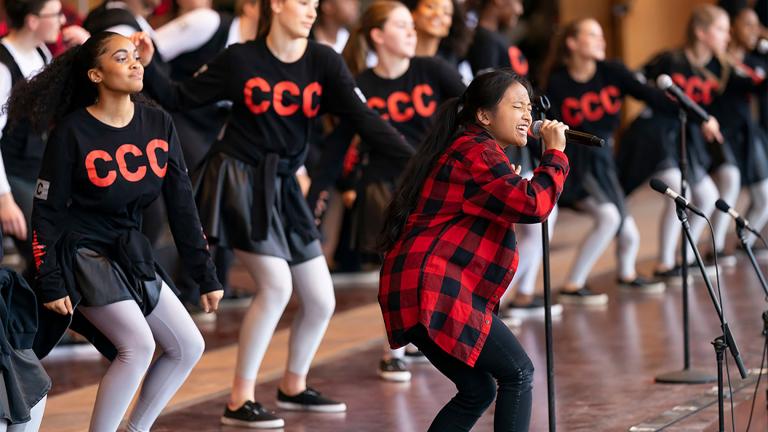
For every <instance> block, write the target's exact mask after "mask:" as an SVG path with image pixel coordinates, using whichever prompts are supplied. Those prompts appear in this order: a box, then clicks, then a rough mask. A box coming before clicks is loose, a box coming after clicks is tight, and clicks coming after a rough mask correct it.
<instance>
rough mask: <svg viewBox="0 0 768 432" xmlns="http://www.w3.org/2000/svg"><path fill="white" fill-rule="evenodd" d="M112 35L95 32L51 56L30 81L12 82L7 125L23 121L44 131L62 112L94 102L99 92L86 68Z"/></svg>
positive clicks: (96, 58) (66, 112)
mask: <svg viewBox="0 0 768 432" xmlns="http://www.w3.org/2000/svg"><path fill="white" fill-rule="evenodd" d="M116 36H120V35H119V34H117V33H112V32H100V33H97V34H95V35H93V36H91V37H90V38H88V40H87V41H85V43H84V44H83V45H81V46H79V47H75V48H72V49H70V50H69V51H67V52H65V53H64V54H62V55H60V56H59V57H57V58H55V59H54V60H53V61H52V62H51V64H49V65H48V66H46V67H45V69H43V70H42V71H41V72H40V73H39V74H37V75H35V76H34V77H33V78H32V79H31V80H29V81H20V82H19V83H18V84H16V85H15V86H14V87H13V91H12V92H11V97H10V98H9V99H8V105H7V110H8V123H9V125H10V126H14V125H18V124H20V123H22V122H24V123H28V124H29V125H30V126H31V127H32V130H34V131H36V132H45V131H47V130H48V128H50V127H51V126H53V125H54V124H55V123H56V122H57V121H58V120H59V119H60V118H62V117H64V116H65V115H67V114H69V113H71V112H72V111H74V110H76V109H78V108H83V107H87V106H89V105H92V104H94V103H95V102H96V98H97V97H98V95H99V93H98V88H97V87H96V84H94V83H93V82H91V80H90V79H88V70H90V69H91V68H94V67H97V66H98V58H99V57H100V56H101V55H102V54H103V53H104V52H105V50H106V44H107V41H109V39H111V38H113V37H116Z"/></svg>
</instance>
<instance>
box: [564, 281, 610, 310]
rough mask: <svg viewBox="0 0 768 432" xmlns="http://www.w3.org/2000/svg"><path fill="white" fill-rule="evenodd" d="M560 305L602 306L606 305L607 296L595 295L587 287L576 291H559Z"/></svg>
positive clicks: (602, 294) (603, 294)
mask: <svg viewBox="0 0 768 432" xmlns="http://www.w3.org/2000/svg"><path fill="white" fill-rule="evenodd" d="M558 299H559V300H560V303H568V304H581V305H594V306H598V305H604V304H608V294H605V293H596V292H594V291H592V290H591V289H589V288H588V287H586V286H585V287H583V288H579V289H578V290H576V291H563V290H560V295H559V297H558Z"/></svg>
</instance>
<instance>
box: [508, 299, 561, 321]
mask: <svg viewBox="0 0 768 432" xmlns="http://www.w3.org/2000/svg"><path fill="white" fill-rule="evenodd" d="M549 310H550V313H551V314H552V316H553V317H558V316H560V315H562V314H563V305H561V304H558V303H555V304H553V305H551V307H550V309H549ZM504 316H505V317H511V318H530V317H543V316H544V297H541V296H535V297H533V300H531V302H530V303H528V304H527V305H516V304H514V303H510V304H509V306H507V308H506V310H505V311H504Z"/></svg>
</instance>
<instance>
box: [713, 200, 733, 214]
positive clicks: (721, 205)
mask: <svg viewBox="0 0 768 432" xmlns="http://www.w3.org/2000/svg"><path fill="white" fill-rule="evenodd" d="M715 207H717V209H718V210H720V211H721V212H725V213H728V210H730V209H731V206H729V205H728V203H726V202H725V201H723V200H722V199H721V198H718V199H717V201H716V202H715Z"/></svg>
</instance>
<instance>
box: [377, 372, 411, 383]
mask: <svg viewBox="0 0 768 432" xmlns="http://www.w3.org/2000/svg"><path fill="white" fill-rule="evenodd" d="M378 373H379V378H381V379H383V380H384V381H392V382H408V381H410V380H411V373H410V372H408V371H400V372H392V371H382V370H380V371H378Z"/></svg>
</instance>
